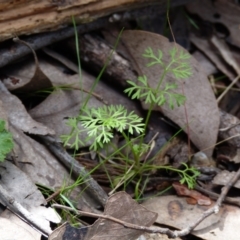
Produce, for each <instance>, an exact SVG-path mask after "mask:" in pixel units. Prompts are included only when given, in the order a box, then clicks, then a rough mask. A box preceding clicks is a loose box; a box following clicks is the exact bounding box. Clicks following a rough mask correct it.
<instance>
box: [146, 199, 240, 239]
mask: <svg viewBox="0 0 240 240" xmlns="http://www.w3.org/2000/svg"><path fill="white" fill-rule="evenodd" d="M172 202H174V205H176V206H178V207H174V209H175V210H174V211H172V212H171V211H169V208H170V207H171V204H172ZM213 204H214V203H212V204H211V205H210V206H199V205H189V204H188V203H186V201H185V199H183V198H179V197H177V196H171V195H170V196H161V197H155V198H152V199H149V200H147V201H146V202H145V203H144V204H143V205H144V206H145V207H146V208H148V209H149V210H152V211H156V212H157V213H158V218H157V220H156V222H157V223H159V224H164V225H165V226H166V225H167V226H169V227H174V228H177V229H183V228H185V227H187V226H189V224H190V223H193V222H196V220H197V219H199V217H200V216H201V214H202V213H203V212H205V211H206V210H207V209H209V208H211V207H212V206H213ZM173 213H174V215H173ZM239 224H240V210H239V208H238V207H233V206H228V205H224V206H223V207H221V208H220V211H219V212H218V213H217V214H213V215H211V216H209V217H208V218H206V219H204V221H203V222H201V223H200V224H199V225H198V226H197V227H196V228H195V230H194V231H193V232H192V234H194V235H196V236H198V237H200V238H203V239H207V240H226V239H236V236H238V235H239V234H240V229H239Z"/></svg>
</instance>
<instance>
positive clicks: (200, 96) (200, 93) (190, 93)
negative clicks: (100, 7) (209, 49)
mask: <svg viewBox="0 0 240 240" xmlns="http://www.w3.org/2000/svg"><path fill="white" fill-rule="evenodd" d="M122 39H123V41H124V44H125V45H126V46H127V49H128V51H129V53H130V55H131V56H132V59H133V63H134V65H135V66H136V70H137V71H138V74H139V75H140V76H143V75H146V76H147V78H148V84H149V86H150V87H152V88H156V86H157V84H158V82H159V78H160V76H161V73H162V71H163V70H162V69H161V67H160V66H159V65H155V66H151V67H146V65H147V63H149V60H148V59H147V58H144V57H143V56H142V54H143V53H144V51H145V49H147V48H148V47H151V48H152V49H153V52H154V53H156V54H158V50H161V51H162V53H163V55H162V61H163V62H164V63H168V62H170V61H171V57H170V54H169V50H171V49H173V47H175V46H177V48H178V49H181V51H183V52H186V50H184V49H183V48H182V47H180V46H179V45H177V44H174V43H170V42H169V41H168V39H166V38H165V37H163V36H161V35H157V34H153V33H149V32H144V31H130V30H129V31H125V32H124V33H123V35H122ZM190 66H191V68H192V73H193V74H192V76H191V77H190V78H189V79H184V80H183V81H181V82H180V81H179V82H178V85H179V86H178V89H177V90H176V91H175V92H177V93H179V94H183V95H185V96H186V98H187V100H186V103H185V106H180V107H176V108H175V109H174V110H170V109H169V107H168V106H167V105H164V106H163V107H161V108H159V107H156V108H155V109H156V110H162V111H163V113H164V114H165V115H166V116H167V117H168V118H170V119H171V120H172V121H174V122H175V123H176V124H178V125H179V126H180V127H182V128H183V129H184V130H185V131H187V127H186V126H187V124H189V129H190V138H191V140H192V142H193V143H194V144H195V145H196V146H197V147H198V148H199V149H200V150H204V149H205V148H209V147H213V145H214V144H215V143H216V140H217V134H218V126H219V113H218V108H217V102H216V99H215V96H214V94H213V91H212V89H211V86H210V84H209V82H208V79H207V76H206V75H205V74H204V71H201V67H200V65H199V64H198V62H197V61H196V60H195V59H194V58H191V59H190ZM165 81H166V82H170V83H171V82H173V81H174V78H173V76H171V75H167V76H165ZM143 106H144V104H143ZM144 107H145V108H146V106H144ZM185 110H186V111H185ZM186 112H187V114H186ZM187 118H188V119H187ZM212 151H213V150H212V149H208V150H206V151H205V153H206V154H207V155H208V156H211V155H212Z"/></svg>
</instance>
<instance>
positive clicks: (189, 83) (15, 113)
mask: <svg viewBox="0 0 240 240" xmlns="http://www.w3.org/2000/svg"><path fill="white" fill-rule="evenodd" d="M198 4H199V1H198ZM218 4H219V5H217V6H220V7H221V6H222V5H223V1H218ZM227 5H229V4H227ZM193 6H194V5H193V4H192V5H189V9H190V10H191V11H194V12H199V9H200V8H199V9H198V8H195V9H194V10H192V9H193ZM196 6H197V5H196ZM196 6H195V7H196ZM228 7H229V8H228V9H227V8H226V12H227V11H229V9H230V8H231V6H230V5H229V6H228ZM217 9H218V8H217ZM219 9H220V8H219ZM214 11H215V10H214ZM207 14H209V16H207ZM211 14H212V15H213V9H212V8H211V7H209V9H208V12H207V13H205V14H204V15H205V17H206V19H210V20H211V21H215V19H213V18H212V17H210V15H211ZM225 14H226V13H225V12H223V18H222V19H223V20H222V21H223V22H224V21H225V22H224V23H226V22H227V17H226V16H225ZM230 32H231V39H230V40H231V42H232V43H234V44H236V45H237V44H238V42H237V39H236V38H235V33H233V30H232V28H231V27H230ZM195 38H196V39H195V40H193V38H192V41H193V42H195V43H196V42H198V43H199V39H198V38H197V37H195ZM123 41H124V43H125V45H126V46H127V48H128V50H129V51H130V55H131V56H132V58H133V59H134V62H135V67H136V65H137V68H136V69H137V72H138V74H139V75H142V73H144V74H146V75H147V76H150V78H149V79H150V82H149V84H150V85H151V86H156V76H159V69H154V70H149V69H148V68H146V62H145V59H144V58H142V57H141V54H142V53H143V51H144V48H145V47H148V46H152V48H153V51H157V50H158V49H163V52H164V55H167V51H168V50H169V49H170V48H171V47H172V46H173V45H174V44H172V43H169V42H168V40H167V39H165V38H163V37H162V36H160V35H156V34H153V33H148V32H143V31H126V32H125V33H124V34H123ZM197 45H198V44H196V46H197ZM175 46H176V45H175ZM208 47H209V46H208ZM178 48H180V46H178ZM209 49H211V48H210V47H209ZM133 50H134V51H133ZM202 50H204V48H202ZM205 53H206V54H208V52H207V51H205ZM211 54H212V56H214V53H213V52H211ZM230 59H232V56H230ZM217 60H218V59H217V58H216V61H217ZM166 61H168V60H167V59H166ZM191 64H192V66H193V76H192V77H191V79H188V80H186V81H184V84H183V86H184V87H183V89H184V94H185V95H186V96H187V102H186V109H187V112H188V116H187V117H186V114H185V110H184V108H183V107H181V108H179V109H175V110H174V112H171V111H170V110H169V109H167V108H166V107H162V108H161V109H160V108H156V110H157V111H161V112H163V113H164V114H165V116H167V117H168V118H169V119H171V120H172V121H173V122H175V123H176V124H178V125H179V126H180V127H182V128H185V126H186V125H187V123H189V124H190V129H191V131H190V138H191V141H192V142H193V143H194V144H195V145H196V147H197V148H198V149H200V150H205V149H206V148H208V147H212V146H214V145H215V144H216V142H217V135H218V128H219V121H221V127H220V128H222V129H223V128H228V127H229V122H234V124H236V126H233V127H232V128H231V131H230V129H229V130H225V131H222V132H221V131H220V134H219V136H220V138H221V139H227V138H229V137H230V138H231V137H232V136H234V133H237V134H238V132H237V128H238V126H237V123H238V122H239V120H238V119H237V118H236V119H234V117H233V116H230V115H229V116H228V117H229V118H230V120H229V121H228V122H227V123H226V124H225V125H223V124H222V122H223V120H222V119H223V115H224V114H222V111H221V114H220V115H219V110H218V108H217V103H216V99H215V97H214V95H213V92H212V90H211V85H210V84H209V83H208V81H207V74H206V73H205V72H204V71H203V70H201V69H200V67H199V66H200V65H199V64H198V63H197V62H196V61H195V60H194V59H191ZM215 64H216V67H217V68H218V69H220V70H221V71H223V72H225V73H226V75H228V76H229V78H230V79H231V78H232V77H233V76H234V74H233V73H232V71H231V70H229V69H228V68H227V67H226V66H224V65H223V64H219V62H215ZM234 64H235V63H234ZM30 65H31V66H32V70H31V71H30V72H31V74H30V76H29V77H27V78H28V80H27V81H26V83H24V84H25V85H26V88H24V87H23V85H24V84H23V83H22V80H23V79H22V78H20V77H19V76H17V75H18V73H17V72H16V75H11V76H10V77H9V78H5V80H3V82H4V83H5V85H6V86H7V87H8V88H9V89H11V90H13V89H15V90H17V89H19V90H21V91H25V92H28V91H29V87H30V89H31V90H32V91H33V90H34V91H35V90H38V86H37V85H36V84H35V83H36V82H35V83H28V82H29V80H30V82H31V81H33V80H34V79H35V80H37V79H38V80H37V81H38V83H39V82H40V81H39V79H44V78H45V80H43V83H44V84H45V85H42V86H41V88H42V87H43V86H45V87H46V86H47V87H52V86H55V87H56V86H60V88H61V86H62V85H64V84H66V82H67V85H68V86H71V87H72V89H68V90H64V91H62V90H58V91H56V92H53V93H51V94H50V95H49V97H48V98H46V100H45V101H43V102H42V103H41V104H40V105H38V106H37V107H35V108H33V109H32V110H31V111H30V115H31V116H30V115H29V114H28V112H27V111H26V110H25V108H24V106H23V105H22V104H21V102H20V101H18V99H17V97H15V96H14V95H12V94H10V93H9V92H8V91H7V90H6V88H5V87H4V86H3V85H1V92H2V93H1V95H0V97H1V98H0V99H1V101H0V106H1V111H0V116H2V118H3V119H5V120H8V122H7V125H8V128H9V130H10V131H11V132H12V133H13V136H14V141H15V148H14V154H15V155H16V156H17V157H18V159H17V167H16V166H14V165H13V164H12V163H10V162H5V163H4V164H1V165H2V168H3V169H4V170H1V175H2V179H1V185H3V186H4V188H5V189H9V188H10V189H11V191H12V189H14V188H16V190H14V191H12V193H13V194H12V196H14V197H15V198H16V199H17V200H18V201H19V202H21V203H22V204H23V206H24V207H26V208H27V209H28V210H31V211H33V212H34V214H36V213H37V212H38V210H37V208H40V209H42V210H40V215H42V216H44V214H45V213H44V212H45V211H44V210H43V209H44V208H45V207H44V206H40V205H41V204H46V202H45V201H44V198H43V197H42V195H41V193H40V192H39V191H38V190H37V189H36V187H35V185H34V184H33V183H36V182H40V183H41V184H45V185H46V186H50V187H51V188H55V189H56V188H57V187H59V186H61V184H62V183H63V182H64V178H65V177H66V176H69V173H68V172H67V171H66V169H64V167H63V166H62V165H61V164H59V163H58V161H57V159H56V158H55V157H54V156H53V155H52V154H51V153H49V152H48V150H47V149H46V148H45V147H44V146H43V145H42V144H41V143H39V142H38V141H35V140H34V139H32V138H31V137H29V136H27V135H26V134H25V133H30V134H34V135H47V134H50V135H54V134H55V133H56V135H55V136H56V137H57V138H58V141H60V138H59V136H60V135H62V134H64V133H68V132H69V131H70V129H69V128H67V127H66V125H65V120H66V118H68V117H69V116H70V117H71V116H75V115H76V114H77V113H78V111H79V106H80V105H81V98H80V97H79V79H78V76H77V75H73V76H69V75H66V74H63V72H62V71H61V70H60V69H61V67H59V66H60V65H58V64H55V66H54V67H53V66H52V65H51V64H48V63H46V61H40V63H39V64H37V66H36V67H35V64H32V63H30ZM56 66H57V67H56ZM40 68H41V70H40ZM19 69H20V70H21V67H20V68H19ZM62 69H63V68H62ZM74 69H76V68H73V69H72V70H74ZM215 70H216V68H215ZM39 71H41V72H39ZM47 71H48V73H49V75H48V73H46V72H47ZM211 71H213V70H211ZM53 72H54V74H52V73H53ZM5 74H6V75H9V72H5ZM20 75H26V71H25V73H24V74H22V73H20ZM36 75H39V76H40V78H38V77H36ZM41 76H42V77H41ZM131 76H134V74H132V75H131ZM51 78H53V79H54V80H53V79H51ZM83 78H84V79H85V80H86V81H85V82H84V84H86V85H84V87H83V88H84V93H83V95H85V96H86V95H87V94H88V91H89V89H90V86H91V82H93V80H94V78H92V77H91V76H90V75H89V76H88V74H87V73H85V72H83ZM66 79H67V80H66ZM16 80H17V81H16ZM19 80H20V81H19ZM125 80H127V79H125ZM168 81H171V78H168ZM19 82H21V84H19ZM15 83H17V84H15ZM89 84H90V85H89ZM14 85H15V87H14ZM16 85H18V86H16ZM71 87H70V88H71ZM74 88H75V89H74ZM203 89H204V91H203ZM176 91H178V90H176ZM179 91H180V93H181V89H180V90H179ZM109 92H111V94H110V93H109ZM112 92H113V90H112V89H111V88H109V87H108V86H107V85H104V84H102V83H101V84H99V86H98V87H97V88H96V89H95V91H94V94H95V96H94V97H92V98H91V100H90V102H91V104H92V106H94V107H96V106H102V105H104V104H106V102H107V101H112V99H113V97H115V100H113V102H114V103H116V104H117V103H119V102H121V103H123V104H126V106H127V108H128V109H131V110H134V111H138V110H137V108H136V107H135V106H133V104H132V102H131V101H128V100H126V98H124V97H122V96H121V94H118V93H117V92H114V93H113V94H112ZM108 93H109V95H108ZM94 94H93V95H94ZM142 106H143V107H144V108H147V105H145V104H142ZM138 113H139V112H138ZM139 114H140V113H139ZM186 118H189V119H188V121H189V122H188V121H186ZM33 119H34V120H33ZM234 124H230V125H234ZM24 132H25V133H24ZM186 132H187V133H188V131H187V130H186ZM221 133H222V134H221ZM224 134H225V135H224ZM238 139H239V138H234V137H233V138H232V141H231V145H234V146H237V148H238ZM233 140H235V141H233ZM89 144H90V143H89ZM205 153H207V155H208V156H212V153H213V149H208V150H205ZM237 153H238V151H237ZM219 159H220V158H219ZM229 159H231V160H232V157H231V158H229ZM231 160H230V161H231ZM168 162H169V161H168ZM233 162H236V163H237V162H238V161H237V160H233ZM221 163H222V164H224V162H221ZM39 166H41V167H39ZM214 167H215V166H211V167H210V170H211V168H212V169H213V168H214ZM20 169H21V170H20ZM22 171H24V172H22ZM26 174H27V175H28V176H27V175H26ZM233 175H235V172H232V173H230V172H229V171H222V172H220V173H219V174H218V175H217V176H216V177H215V179H214V180H213V181H212V183H214V184H215V186H221V185H227V183H228V182H229V181H230V179H231V178H232V177H233ZM12 176H17V177H16V179H15V180H16V181H14V180H12V179H13V177H12ZM22 176H25V177H26V176H27V178H24V180H22V178H21V183H22V184H24V187H25V186H26V185H27V186H28V187H27V188H26V189H25V190H26V192H25V191H22V192H19V191H17V190H18V189H17V188H18V187H19V185H18V183H17V181H20V180H19V179H20V177H22ZM68 181H69V182H70V181H71V180H70V179H68ZM6 182H7V183H9V182H10V185H4V184H3V183H6ZM173 185H174V184H173ZM238 185H239V182H237V183H236V185H234V186H236V187H238ZM174 186H175V188H176V189H177V190H178V193H179V194H181V195H190V196H192V197H194V198H195V199H196V200H197V201H200V202H201V200H202V199H201V197H202V195H201V194H198V193H197V192H195V191H192V190H189V189H187V188H185V187H184V186H182V185H179V184H177V185H176V184H175V185H174ZM19 188H20V187H19ZM22 188H23V187H21V189H22ZM207 188H208V189H209V190H211V191H214V187H212V186H208V187H207ZM76 194H78V193H76ZM76 194H75V197H76ZM24 196H27V197H24ZM204 200H205V201H206V199H204ZM28 201H29V203H28ZM115 201H116V202H115ZM33 202H34V203H35V204H33ZM127 203H128V204H127ZM188 203H191V204H195V203H193V201H192V200H191V201H190V200H189V201H188ZM213 204H214V202H213V203H212V205H211V206H210V207H212V206H213ZM144 205H146V206H147V207H149V209H152V210H153V211H154V212H157V213H158V214H159V215H158V219H157V221H156V222H157V223H158V224H164V225H168V226H171V227H174V228H176V229H183V228H184V227H186V226H188V223H189V222H194V221H196V220H197V219H198V217H197V216H199V215H201V214H204V211H206V210H207V209H208V207H206V206H204V207H199V206H198V205H189V204H187V203H186V201H185V200H184V199H183V198H180V197H176V196H162V197H153V198H152V199H151V200H148V201H146V202H145V203H144ZM84 206H85V205H84V202H81V204H80V203H79V205H78V207H79V208H84ZM134 207H136V211H134ZM123 209H124V211H123ZM139 209H140V205H138V204H136V203H134V202H132V201H131V200H130V197H129V196H128V195H126V194H125V195H124V194H123V193H119V195H117V194H116V195H113V196H112V197H110V198H109V199H108V202H107V205H106V207H105V212H104V214H105V215H106V214H107V215H110V216H115V217H116V218H118V219H123V220H124V221H126V222H131V223H133V222H134V223H135V224H137V225H146V226H150V225H151V224H152V223H153V222H154V218H155V217H153V215H154V216H156V214H154V213H153V212H152V213H150V212H149V211H147V210H146V209H145V210H144V211H145V213H144V214H143V212H141V211H142V210H141V211H140V210H139ZM45 210H46V209H45ZM85 210H86V211H90V209H88V208H87V207H86V209H85ZM91 210H92V209H91ZM138 211H140V213H139V212H138ZM47 212H48V210H47ZM38 214H39V212H38ZM49 214H50V211H49V212H48V214H47V215H49ZM145 214H150V215H151V214H152V220H149V221H148V222H147V223H146V222H144V220H146V215H145ZM238 214H239V211H238V208H236V207H232V206H229V205H224V206H223V207H222V208H220V211H219V213H218V214H216V215H211V216H210V217H208V218H206V219H205V220H204V221H203V222H202V223H201V224H200V225H199V226H197V227H196V229H195V230H194V231H193V232H192V233H193V234H194V235H196V236H198V237H201V238H203V239H227V238H228V239H235V236H236V235H235V234H237V232H236V231H237V224H239V223H238V220H237V219H238V218H239V217H238ZM3 217H4V218H3ZM56 217H57V215H53V216H52V217H51V219H48V220H47V224H48V223H49V222H48V221H49V220H50V221H56V222H57V221H58V220H56V219H57V218H56ZM2 218H3V219H2ZM12 218H13V215H11V216H8V213H7V211H5V212H4V213H1V221H0V223H5V224H6V226H10V225H9V223H10V222H9V221H8V220H7V219H12ZM53 219H55V220H53ZM15 221H16V220H14V224H15ZM142 221H143V222H142ZM12 225H13V224H12ZM11 227H12V228H11V230H9V231H13V229H15V226H11ZM23 228H25V227H24V226H23V227H22V228H21V229H23ZM60 228H61V227H60ZM68 228H69V229H72V227H71V226H70V227H69V226H68ZM233 228H234V229H236V231H232V229H233ZM21 229H19V231H21ZM223 229H224V230H223ZM61 230H62V229H61ZM65 230H66V229H64V231H62V232H61V233H59V232H58V231H55V232H54V234H55V233H57V236H56V238H53V239H56V240H58V239H59V240H60V239H62V237H63V236H64V234H66V233H67V231H65ZM27 231H28V230H27ZM84 231H85V233H86V228H85V230H83V232H82V234H83V233H84ZM87 231H89V232H88V234H89V235H88V236H87V237H86V239H100V238H102V236H104V238H105V239H108V238H109V239H115V238H116V239H117V238H119V237H120V238H121V239H136V238H137V236H139V235H140V234H141V232H139V231H138V230H133V229H128V228H126V227H123V226H121V225H119V224H116V223H114V222H112V221H110V220H104V219H101V218H99V219H98V220H97V221H96V222H95V223H94V224H93V225H92V226H90V227H88V230H87ZM134 231H135V232H134ZM24 232H25V231H24V230H23V236H24ZM2 234H6V232H3V233H1V236H4V235H2ZM19 234H20V232H19ZM58 234H59V235H58ZM103 234H104V235H103ZM12 236H13V235H10V236H7V237H8V238H9V237H12ZM19 236H20V235H19ZM123 236H124V237H126V238H124V237H123ZM28 237H29V239H40V238H39V237H40V235H38V236H34V237H32V238H31V234H29V236H27V233H26V232H25V236H24V239H28ZM79 239H82V238H79ZM79 239H78V240H79Z"/></svg>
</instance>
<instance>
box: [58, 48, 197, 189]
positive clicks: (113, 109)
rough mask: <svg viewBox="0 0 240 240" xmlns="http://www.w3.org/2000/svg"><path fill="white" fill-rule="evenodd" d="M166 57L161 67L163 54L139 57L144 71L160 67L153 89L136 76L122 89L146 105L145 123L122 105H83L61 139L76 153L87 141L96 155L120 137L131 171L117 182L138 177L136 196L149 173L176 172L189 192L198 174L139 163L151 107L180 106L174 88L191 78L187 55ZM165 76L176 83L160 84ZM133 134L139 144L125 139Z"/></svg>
mask: <svg viewBox="0 0 240 240" xmlns="http://www.w3.org/2000/svg"><path fill="white" fill-rule="evenodd" d="M169 56H170V61H169V62H168V63H165V62H164V61H163V52H162V51H161V50H158V51H157V54H154V52H153V50H152V48H151V47H148V48H147V49H146V50H145V52H144V54H143V57H145V58H147V59H149V63H148V64H147V67H152V66H154V65H160V67H161V68H162V74H161V76H159V81H158V83H157V86H156V87H155V88H152V87H150V86H149V83H148V78H147V76H145V75H143V76H139V77H138V82H137V83H135V82H134V81H132V80H128V81H127V82H128V84H129V87H128V88H127V89H125V90H124V92H125V93H126V94H127V95H128V96H129V97H131V99H140V100H142V101H144V102H145V103H146V104H150V106H149V110H148V113H147V116H146V119H145V123H143V122H142V121H143V119H142V118H140V117H139V116H137V115H136V114H135V113H134V112H130V113H128V112H127V110H126V109H125V108H124V107H123V106H122V105H116V106H114V105H110V106H103V107H99V108H88V107H87V104H85V105H84V106H83V107H82V109H81V111H80V114H79V116H77V117H75V118H70V119H69V120H68V123H67V124H68V125H69V126H71V128H72V131H71V133H70V134H69V135H64V136H62V140H63V142H64V144H65V145H66V144H68V143H69V142H70V140H71V139H74V141H73V143H72V144H71V147H74V148H75V149H76V150H77V149H78V148H79V145H83V144H84V143H86V142H87V141H89V140H91V142H92V144H91V146H90V149H91V150H94V151H97V150H98V149H99V148H103V147H104V145H105V144H108V143H109V142H110V141H111V139H112V138H113V136H114V131H117V132H119V133H120V134H122V135H123V137H124V138H125V140H126V145H127V146H128V147H130V149H131V152H132V155H133V158H134V159H133V160H132V159H128V157H129V156H125V157H124V159H125V160H126V164H128V167H127V168H128V169H129V170H130V168H132V171H131V172H129V171H128V172H127V173H126V174H127V175H128V176H127V177H126V176H125V175H124V176H123V177H119V178H122V179H125V180H126V179H127V180H126V182H130V181H131V180H132V179H133V178H134V177H136V176H137V175H138V176H140V178H139V181H138V184H137V186H136V187H137V190H136V192H139V184H140V182H141V179H142V176H143V175H142V174H143V173H145V172H146V171H148V172H149V171H151V170H152V169H165V170H170V171H175V172H177V173H178V174H179V175H180V176H181V181H180V182H181V183H186V184H187V185H188V187H189V188H193V187H194V185H195V181H196V178H197V176H198V175H199V174H200V173H199V172H198V171H197V170H196V169H194V168H189V167H188V166H187V165H184V166H185V169H183V170H181V169H175V168H173V167H169V166H152V165H149V164H147V163H146V162H141V160H140V157H141V155H142V154H143V153H144V152H145V150H146V149H147V148H146V147H144V146H145V145H144V143H143V136H144V133H145V130H146V128H147V125H148V122H149V119H150V115H151V112H152V110H153V108H154V106H155V105H158V106H162V105H164V104H168V106H169V107H170V108H171V109H174V107H176V106H180V105H183V104H184V103H185V101H186V97H185V96H184V95H182V94H179V93H177V92H176V91H175V90H176V89H177V88H178V84H177V81H179V80H181V79H186V78H189V77H190V76H191V74H192V71H191V67H190V63H189V59H190V55H189V54H188V53H185V52H184V51H183V50H178V49H177V48H176V47H174V48H172V49H170V51H169ZM168 74H172V75H173V76H174V79H175V80H176V81H171V83H169V82H164V80H165V79H166V76H167V75H168ZM79 124H81V126H82V127H83V128H81V129H80V128H79ZM83 132H85V133H87V136H88V137H87V138H86V139H82V138H81V137H79V136H81V134H82V133H83ZM133 133H137V134H139V135H140V134H141V135H142V138H141V139H142V140H141V141H140V143H139V144H135V143H134V142H133V141H131V139H130V137H129V136H130V135H132V134H133ZM116 153H119V150H117V151H116ZM111 157H112V156H111ZM130 166H131V167H130ZM113 187H114V186H113ZM140 192H141V191H140Z"/></svg>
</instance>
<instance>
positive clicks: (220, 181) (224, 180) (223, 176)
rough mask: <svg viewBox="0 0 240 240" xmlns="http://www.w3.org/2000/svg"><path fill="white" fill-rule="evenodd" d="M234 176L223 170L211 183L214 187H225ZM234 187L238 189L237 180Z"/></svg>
mask: <svg viewBox="0 0 240 240" xmlns="http://www.w3.org/2000/svg"><path fill="white" fill-rule="evenodd" d="M235 175H236V172H229V171H227V170H223V171H221V172H219V173H218V174H217V175H216V176H215V177H214V179H213V180H212V183H213V184H216V185H221V186H226V185H227V184H228V183H229V181H230V180H231V179H232V178H233V177H234V176H235ZM234 187H235V188H239V189H240V180H238V181H237V182H236V183H235V184H234Z"/></svg>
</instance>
